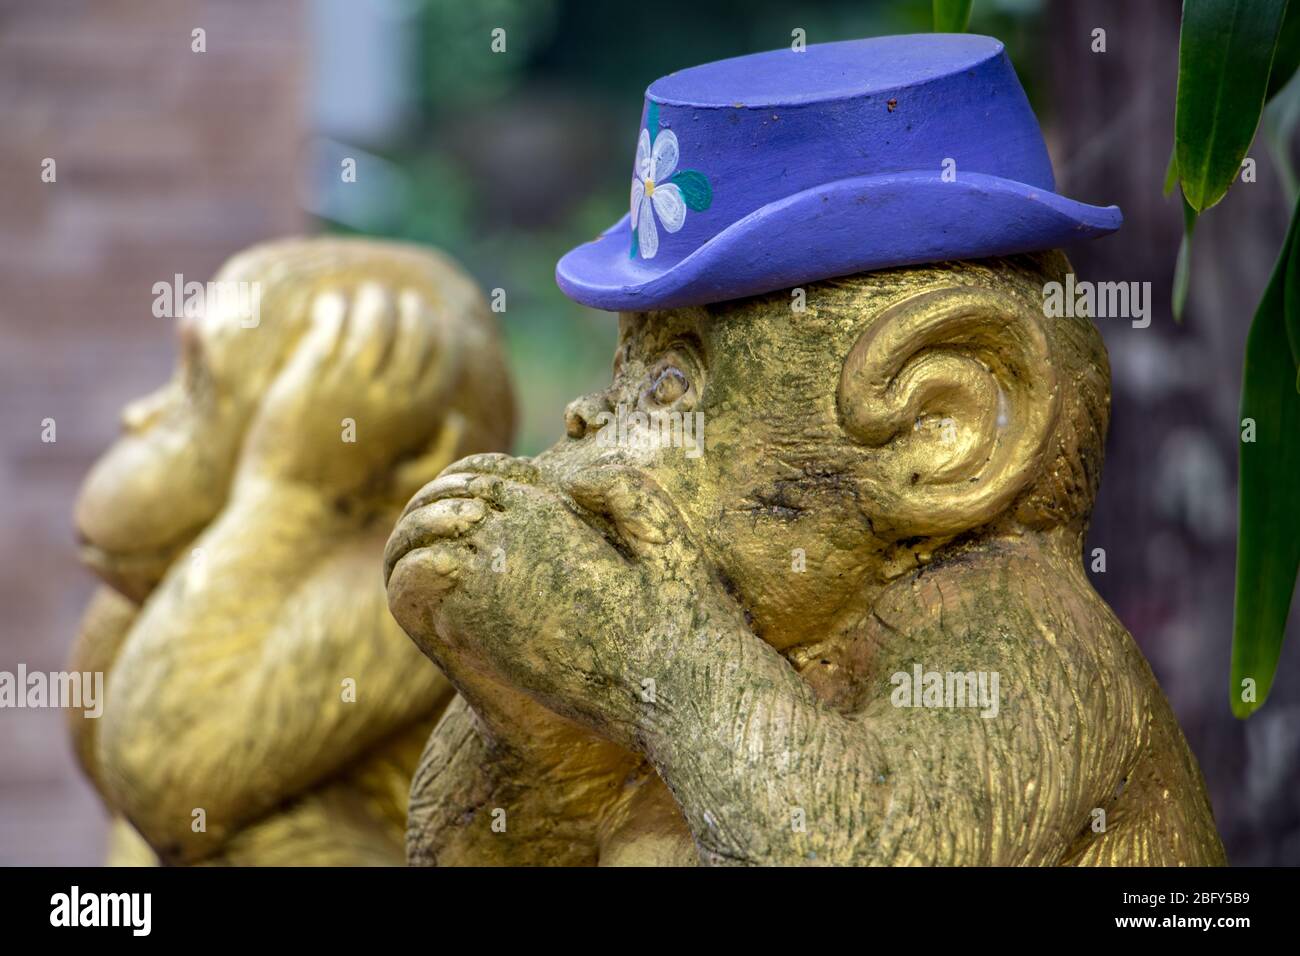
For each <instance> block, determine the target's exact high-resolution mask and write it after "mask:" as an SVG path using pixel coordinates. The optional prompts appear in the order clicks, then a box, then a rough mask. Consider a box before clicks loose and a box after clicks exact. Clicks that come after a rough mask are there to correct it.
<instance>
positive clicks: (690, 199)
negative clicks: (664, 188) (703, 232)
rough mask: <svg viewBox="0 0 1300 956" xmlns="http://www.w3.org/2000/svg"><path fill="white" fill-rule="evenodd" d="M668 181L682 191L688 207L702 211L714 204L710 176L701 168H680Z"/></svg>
mask: <svg viewBox="0 0 1300 956" xmlns="http://www.w3.org/2000/svg"><path fill="white" fill-rule="evenodd" d="M668 181H669V182H670V183H672V184H673V185H674V186H676V187H677V188H678V189H680V190H681V191H682V199H683V201H685V203H686V208H687V209H694V210H695V211H696V212H701V211H703V210H705V209H708V208H709V207H710V206H712V205H713V187H712V186H710V185H709V177H707V176H705V175H704V174H703V173H702V172H700V171H699V170H697V169H682V170H678V171H677V172H676V173H675V174H673V177H672V178H671V179H669V180H668Z"/></svg>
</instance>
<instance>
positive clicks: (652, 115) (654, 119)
mask: <svg viewBox="0 0 1300 956" xmlns="http://www.w3.org/2000/svg"><path fill="white" fill-rule="evenodd" d="M645 128H646V129H648V130H649V131H650V144H651V145H652V146H653V145H654V141H655V137H656V136H658V135H659V104H658V103H656V102H655V101H654V100H651V101H650V105H649V106H647V107H646V111H645Z"/></svg>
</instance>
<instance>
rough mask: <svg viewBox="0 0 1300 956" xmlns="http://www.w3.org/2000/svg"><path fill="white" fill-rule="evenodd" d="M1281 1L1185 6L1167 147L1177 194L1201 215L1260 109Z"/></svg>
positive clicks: (1221, 188)
mask: <svg viewBox="0 0 1300 956" xmlns="http://www.w3.org/2000/svg"><path fill="white" fill-rule="evenodd" d="M1286 5H1287V0H1186V3H1185V4H1184V6H1183V27H1182V34H1181V36H1180V38H1179V44H1178V98H1177V104H1176V107H1175V111H1174V143H1175V152H1176V154H1177V166H1178V177H1179V179H1180V180H1181V182H1182V185H1183V194H1184V195H1185V196H1186V197H1187V201H1188V202H1189V203H1190V204H1191V206H1192V208H1193V209H1195V210H1196V211H1197V212H1205V210H1207V209H1209V208H1210V207H1211V206H1213V205H1214V204H1215V203H1217V202H1218V201H1219V200H1220V199H1222V198H1223V195H1224V193H1226V192H1227V191H1228V186H1229V185H1231V184H1232V181H1233V180H1234V179H1235V178H1236V177H1237V173H1238V172H1240V170H1241V161H1242V160H1243V159H1244V158H1245V156H1246V151H1247V150H1248V149H1250V144H1251V142H1252V141H1253V140H1254V138H1255V130H1256V128H1257V127H1258V126H1259V117H1260V113H1261V112H1263V109H1264V97H1265V94H1266V93H1267V90H1268V79H1269V73H1270V71H1271V69H1272V65H1273V53H1274V50H1275V49H1276V47H1277V41H1278V33H1279V31H1280V29H1281V26H1282V16H1283V13H1284V12H1285V11H1286Z"/></svg>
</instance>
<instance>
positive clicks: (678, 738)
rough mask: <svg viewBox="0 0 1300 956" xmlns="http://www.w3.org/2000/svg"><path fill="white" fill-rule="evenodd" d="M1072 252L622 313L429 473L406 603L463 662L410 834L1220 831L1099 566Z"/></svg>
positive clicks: (1041, 860)
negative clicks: (519, 410)
mask: <svg viewBox="0 0 1300 956" xmlns="http://www.w3.org/2000/svg"><path fill="white" fill-rule="evenodd" d="M643 215H646V214H645V213H643ZM619 239H620V241H623V240H622V236H621V234H620V236H619ZM1069 271H1070V266H1069V263H1068V262H1067V261H1066V259H1065V257H1064V256H1063V255H1061V254H1060V253H1058V252H1046V253H1035V254H1031V255H1021V256H1016V257H1011V258H989V259H981V260H969V261H961V262H948V263H941V264H935V265H926V266H920V267H901V268H892V269H884V270H880V271H874V272H868V273H863V274H859V275H854V276H850V277H848V278H843V279H833V280H828V281H822V282H817V283H810V284H809V285H808V286H807V288H806V296H807V304H806V309H805V310H802V311H797V310H792V309H791V308H790V303H791V293H790V291H789V290H787V291H782V292H774V293H770V294H766V295H759V296H754V297H749V298H738V299H733V300H730V301H724V302H719V303H716V304H712V305H705V306H699V307H682V308H669V309H665V310H661V311H648V312H646V311H625V312H624V313H623V314H622V315H621V317H620V319H619V329H620V341H619V344H618V350H617V353H616V355H615V358H614V375H613V381H612V383H611V385H610V386H609V387H608V388H607V389H605V390H603V391H600V392H597V393H595V394H591V395H586V396H584V397H582V398H579V399H577V400H576V401H574V402H573V403H572V404H571V405H570V406H569V408H568V410H567V413H566V416H565V430H566V432H567V437H566V438H565V439H563V440H562V441H560V442H559V443H558V444H556V445H554V446H553V447H552V448H550V449H549V450H547V451H545V452H543V453H542V454H540V455H538V456H537V457H535V458H533V459H523V458H511V457H508V456H505V455H476V456H470V457H467V458H466V459H465V460H463V461H460V462H458V463H456V464H453V465H451V466H450V467H448V468H447V469H446V471H445V472H444V473H443V474H442V475H441V476H440V477H439V478H438V479H437V480H435V481H433V482H432V483H430V484H429V485H427V486H426V487H425V488H424V489H423V490H421V491H420V492H419V493H418V494H417V495H416V496H415V498H414V499H413V500H412V501H411V502H410V504H408V506H407V508H406V511H405V513H404V515H403V517H402V519H401V521H400V522H399V523H398V525H397V527H396V529H395V530H394V533H393V536H392V538H391V539H390V541H389V545H388V549H387V552H386V554H385V579H386V581H387V586H388V600H389V605H390V607H391V609H392V611H393V614H394V616H395V617H396V618H397V620H398V621H399V622H400V623H401V625H402V627H403V628H405V630H406V631H407V633H408V634H410V635H411V637H412V638H413V639H414V640H415V641H416V642H417V643H418V644H419V645H420V647H421V648H422V649H423V650H424V651H425V653H427V654H428V655H429V656H430V657H431V658H432V659H433V660H434V661H436V662H437V663H438V664H439V665H440V666H441V667H442V669H443V671H444V672H445V673H446V674H447V675H448V676H449V677H450V679H451V680H452V682H453V683H454V684H455V685H456V686H457V688H458V689H459V690H460V691H461V692H462V694H461V696H460V697H458V698H457V699H456V700H455V701H453V702H452V704H451V705H450V706H449V708H448V709H447V712H446V713H445V715H444V716H443V718H442V720H441V722H440V723H439V724H438V726H437V729H436V730H435V731H434V733H433V735H432V737H431V738H430V741H429V745H428V748H427V750H426V752H425V754H424V757H423V759H422V761H421V765H420V768H419V770H418V771H417V773H416V778H415V781H414V783H413V785H412V795H411V808H410V819H409V823H408V856H409V859H410V860H411V861H412V862H413V863H419V864H432V863H437V864H459V863H521V864H529V863H568V864H593V863H600V864H614V863H638V864H646V863H680V864H694V863H703V864H787V863H821V864H896V865H901V864H977V865H1012V864H1030V865H1096V864H1120V865H1143V864H1152V865H1167V864H1191V865H1205V864H1220V863H1223V862H1224V856H1223V848H1222V845H1221V843H1220V841H1219V837H1218V834H1217V832H1216V830H1215V826H1214V821H1213V817H1212V815H1211V810H1210V806H1209V802H1208V800H1207V798H1206V793H1205V789H1204V784H1203V781H1202V778H1201V774H1200V771H1199V769H1198V767H1197V765H1196V762H1195V759H1194V757H1193V756H1192V754H1191V752H1190V751H1189V749H1188V747H1187V744H1186V743H1185V741H1184V739H1183V735H1182V733H1181V731H1180V729H1179V727H1178V724H1177V722H1176V720H1175V718H1174V716H1173V713H1172V712H1171V710H1170V707H1169V704H1168V702H1167V701H1166V699H1165V697H1164V695H1163V693H1162V692H1161V690H1160V688H1159V686H1158V684H1157V683H1156V681H1155V679H1154V677H1153V676H1152V673H1151V670H1150V668H1149V666H1148V665H1147V663H1146V661H1145V660H1144V659H1143V657H1142V654H1141V652H1140V651H1139V650H1138V648H1137V646H1136V644H1135V643H1134V641H1133V639H1132V637H1131V636H1130V635H1129V634H1128V633H1127V632H1126V631H1125V629H1124V627H1123V626H1122V625H1121V624H1120V622H1119V621H1118V620H1117V619H1116V618H1115V616H1114V615H1113V614H1112V612H1111V611H1110V609H1109V608H1108V607H1107V606H1106V604H1105V603H1104V602H1103V601H1102V599H1101V598H1100V597H1099V596H1098V595H1097V593H1096V592H1095V591H1094V590H1093V588H1092V586H1091V584H1090V583H1089V581H1088V578H1087V576H1086V574H1085V572H1084V568H1083V565H1082V561H1081V553H1082V546H1083V538H1084V533H1085V531H1086V527H1087V522H1088V517H1089V513H1090V511H1091V508H1092V505H1093V500H1094V496H1095V493H1096V490H1097V486H1098V483H1099V481H1100V476H1101V465H1102V453H1103V446H1104V440H1105V432H1106V427H1107V419H1108V413H1109V401H1110V395H1109V366H1108V363H1107V359H1106V353H1105V349H1104V346H1103V344H1102V341H1101V337H1100V335H1098V333H1097V331H1096V329H1095V328H1094V327H1093V325H1092V322H1091V321H1090V320H1089V319H1087V318H1072V317H1071V318H1050V319H1049V318H1046V317H1045V316H1044V311H1043V306H1042V302H1043V290H1044V287H1045V285H1046V284H1047V283H1049V282H1052V281H1062V280H1063V278H1064V276H1065V274H1066V273H1067V272H1069Z"/></svg>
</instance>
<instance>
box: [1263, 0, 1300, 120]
mask: <svg viewBox="0 0 1300 956" xmlns="http://www.w3.org/2000/svg"><path fill="white" fill-rule="evenodd" d="M1296 67H1300V2H1297V3H1296V4H1295V6H1292V5H1291V4H1290V3H1288V4H1287V8H1286V16H1285V17H1283V18H1282V29H1281V30H1280V31H1279V33H1278V39H1277V52H1275V53H1274V54H1273V69H1272V70H1271V71H1269V74H1268V93H1267V95H1266V97H1265V98H1266V99H1270V100H1271V99H1272V98H1273V97H1275V96H1277V94H1278V93H1280V92H1281V91H1282V87H1284V86H1286V85H1287V83H1288V82H1289V81H1290V79H1291V77H1293V76H1294V75H1295V71H1296Z"/></svg>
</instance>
